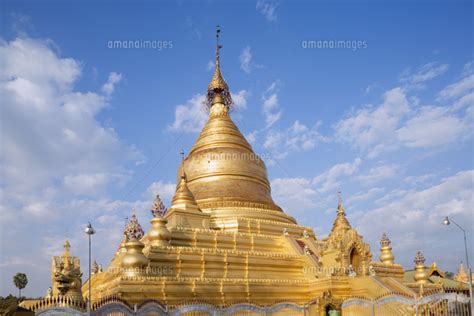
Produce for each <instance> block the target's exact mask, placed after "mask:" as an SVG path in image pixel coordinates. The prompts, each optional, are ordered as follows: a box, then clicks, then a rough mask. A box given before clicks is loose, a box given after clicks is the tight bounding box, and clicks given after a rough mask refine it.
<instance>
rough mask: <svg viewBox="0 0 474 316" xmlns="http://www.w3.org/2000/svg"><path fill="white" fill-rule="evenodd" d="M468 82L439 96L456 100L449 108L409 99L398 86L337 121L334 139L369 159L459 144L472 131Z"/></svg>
mask: <svg viewBox="0 0 474 316" xmlns="http://www.w3.org/2000/svg"><path fill="white" fill-rule="evenodd" d="M438 68H441V69H444V67H441V66H440V67H438ZM438 68H437V70H433V69H432V68H430V70H426V71H424V72H422V74H418V75H419V77H418V76H416V78H415V79H410V80H413V81H417V82H422V81H425V80H428V78H431V77H432V76H434V75H435V74H438V73H440V72H441V70H440V69H438ZM473 79H474V76H473ZM407 80H408V79H407ZM469 80H471V81H472V79H468V78H464V79H462V80H460V81H459V82H457V83H455V84H452V85H450V86H448V87H447V88H445V89H443V90H442V91H441V92H440V93H439V94H438V100H444V99H446V98H454V97H458V99H457V100H455V102H454V103H453V104H452V105H451V106H431V105H429V106H428V105H424V106H423V105H420V103H421V101H420V100H419V98H418V97H417V96H411V97H409V96H408V95H407V92H406V91H405V90H404V89H402V88H400V87H398V88H394V89H392V90H389V91H387V92H386V93H385V94H384V100H383V102H382V104H380V105H378V106H375V107H374V106H367V107H364V108H362V109H359V110H357V111H355V112H354V113H351V114H350V115H349V116H348V117H346V118H344V119H342V120H340V121H339V122H337V123H336V124H335V125H334V130H335V138H336V140H337V141H339V142H343V143H348V144H351V145H352V147H353V148H355V149H358V150H359V151H361V152H364V153H366V154H367V157H368V158H375V157H377V156H379V155H381V154H383V153H387V152H390V151H394V150H397V149H399V148H401V147H407V148H434V147H441V146H446V145H452V144H457V143H460V142H462V141H464V140H466V139H468V138H469V137H470V136H471V135H472V131H471V130H472V129H473V123H472V120H471V119H470V113H471V107H473V106H474V94H472V93H467V91H468V90H469V89H468V88H469V87H471V85H472V83H470V81H469ZM473 82H474V81H473ZM473 86H474V85H473ZM463 93H464V94H463ZM408 100H410V102H409V101H408ZM463 108H466V109H467V110H466V112H465V113H462V112H461V111H460V110H461V109H463Z"/></svg>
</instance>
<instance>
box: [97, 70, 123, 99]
mask: <svg viewBox="0 0 474 316" xmlns="http://www.w3.org/2000/svg"><path fill="white" fill-rule="evenodd" d="M121 80H122V74H119V73H116V72H111V73H110V74H109V78H108V80H107V82H106V83H105V84H104V85H103V86H102V92H104V93H105V94H106V95H107V96H110V95H111V94H112V93H114V90H115V85H116V84H117V83H119V82H120V81H121Z"/></svg>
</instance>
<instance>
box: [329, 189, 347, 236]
mask: <svg viewBox="0 0 474 316" xmlns="http://www.w3.org/2000/svg"><path fill="white" fill-rule="evenodd" d="M337 195H338V203H337V216H336V220H335V221H334V223H333V225H332V232H335V231H340V230H343V231H345V230H348V229H350V228H351V224H349V221H348V220H347V218H346V212H345V211H344V205H343V203H342V192H341V191H338V192H337Z"/></svg>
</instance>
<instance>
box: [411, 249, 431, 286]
mask: <svg viewBox="0 0 474 316" xmlns="http://www.w3.org/2000/svg"><path fill="white" fill-rule="evenodd" d="M413 261H414V262H415V276H414V279H415V281H416V283H418V284H425V283H427V282H428V274H427V273H426V267H425V257H424V256H423V254H422V253H421V251H417V252H416V256H415V260H413Z"/></svg>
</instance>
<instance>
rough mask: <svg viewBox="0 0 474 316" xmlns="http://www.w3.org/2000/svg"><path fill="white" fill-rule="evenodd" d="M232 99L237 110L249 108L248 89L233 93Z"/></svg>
mask: <svg viewBox="0 0 474 316" xmlns="http://www.w3.org/2000/svg"><path fill="white" fill-rule="evenodd" d="M231 96H232V101H234V107H235V108H236V109H237V110H245V109H246V108H247V99H248V97H249V96H250V93H249V92H248V91H247V90H240V91H239V92H237V93H235V94H234V93H231Z"/></svg>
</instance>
